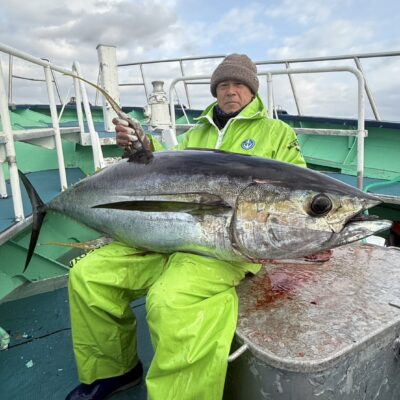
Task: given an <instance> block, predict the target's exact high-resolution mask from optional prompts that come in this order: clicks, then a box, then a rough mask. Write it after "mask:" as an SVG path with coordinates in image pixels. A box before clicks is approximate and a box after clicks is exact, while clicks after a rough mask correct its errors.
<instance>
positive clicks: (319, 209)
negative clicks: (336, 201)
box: [308, 193, 332, 217]
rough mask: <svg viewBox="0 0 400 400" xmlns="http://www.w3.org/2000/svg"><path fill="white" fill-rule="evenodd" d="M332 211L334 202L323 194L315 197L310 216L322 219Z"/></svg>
mask: <svg viewBox="0 0 400 400" xmlns="http://www.w3.org/2000/svg"><path fill="white" fill-rule="evenodd" d="M331 210H332V200H331V199H330V198H329V197H328V196H327V195H326V194H323V193H320V194H317V195H316V196H314V197H313V199H312V200H311V204H310V212H309V213H308V214H309V215H311V216H313V217H322V216H324V215H326V214H328V212H329V211H331Z"/></svg>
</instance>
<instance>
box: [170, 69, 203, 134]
mask: <svg viewBox="0 0 400 400" xmlns="http://www.w3.org/2000/svg"><path fill="white" fill-rule="evenodd" d="M209 78H210V76H209V75H197V76H186V77H182V78H176V79H174V80H173V81H172V82H171V85H170V87H169V92H168V98H169V113H170V115H171V129H172V132H173V133H174V135H176V124H175V106H174V99H173V92H174V90H175V85H176V84H177V83H178V82H180V81H185V80H187V81H189V80H197V79H209Z"/></svg>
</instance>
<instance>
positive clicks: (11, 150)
mask: <svg viewBox="0 0 400 400" xmlns="http://www.w3.org/2000/svg"><path fill="white" fill-rule="evenodd" d="M3 76H4V75H3V68H2V66H1V61H0V116H1V122H2V125H3V131H4V135H5V139H6V143H5V147H6V160H7V163H8V169H9V172H10V184H11V193H12V196H13V207H14V216H15V221H22V220H23V219H24V209H23V205H22V196H21V188H20V185H19V176H18V168H17V158H16V154H15V147H14V138H13V132H12V128H11V121H10V114H9V111H8V101H7V97H6V88H5V85H4V77H3ZM1 168H3V166H1Z"/></svg>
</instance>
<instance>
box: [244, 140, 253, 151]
mask: <svg viewBox="0 0 400 400" xmlns="http://www.w3.org/2000/svg"><path fill="white" fill-rule="evenodd" d="M255 145H256V142H255V141H254V140H253V139H246V140H243V142H242V144H241V146H242V149H243V150H251V149H252V148H253V147H254V146H255Z"/></svg>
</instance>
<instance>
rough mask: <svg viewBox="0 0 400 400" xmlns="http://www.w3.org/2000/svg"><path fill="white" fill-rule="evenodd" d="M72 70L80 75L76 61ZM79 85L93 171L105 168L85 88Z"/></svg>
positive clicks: (80, 82)
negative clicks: (90, 148) (90, 145)
mask: <svg viewBox="0 0 400 400" xmlns="http://www.w3.org/2000/svg"><path fill="white" fill-rule="evenodd" d="M74 69H75V71H76V75H78V76H80V75H81V68H80V66H79V63H78V62H77V61H75V62H74ZM79 85H80V88H81V94H82V100H83V108H84V110H85V114H86V122H87V124H88V127H89V132H90V139H91V141H92V150H93V161H94V167H95V170H98V169H102V168H104V167H105V163H104V158H103V152H102V150H101V145H100V140H99V136H98V134H97V132H96V129H95V128H94V124H93V118H92V112H91V110H90V105H89V100H88V96H87V93H86V88H85V85H84V82H83V81H79Z"/></svg>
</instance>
